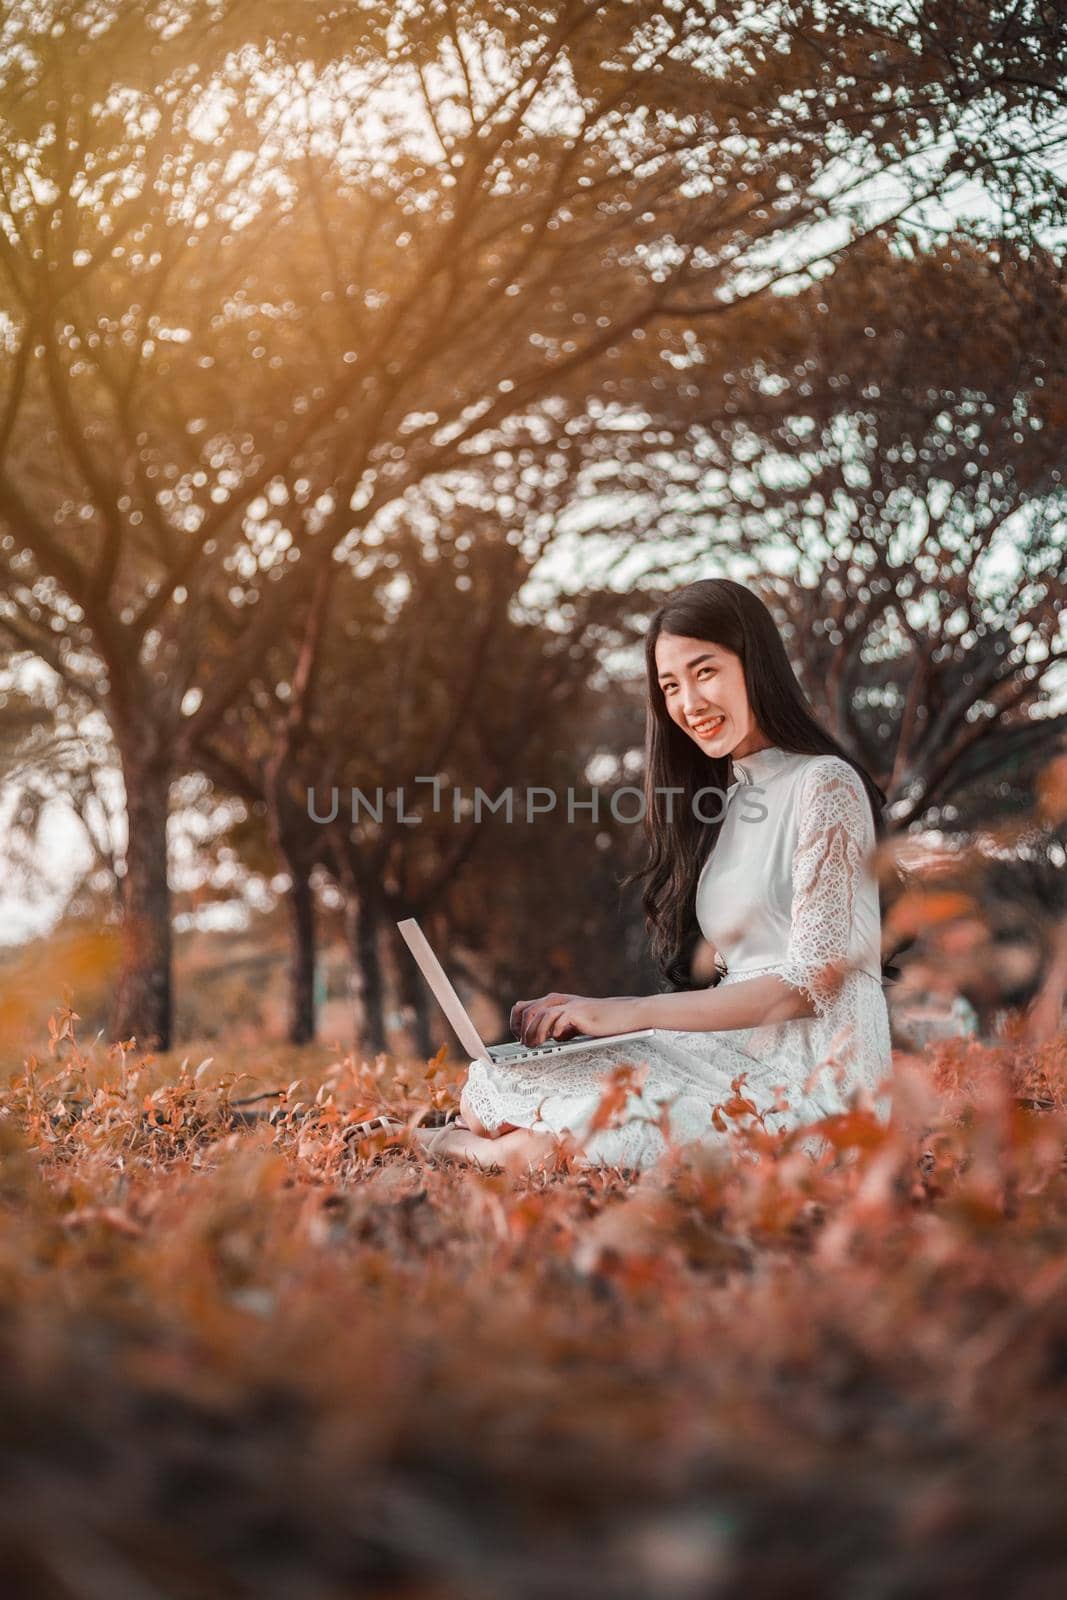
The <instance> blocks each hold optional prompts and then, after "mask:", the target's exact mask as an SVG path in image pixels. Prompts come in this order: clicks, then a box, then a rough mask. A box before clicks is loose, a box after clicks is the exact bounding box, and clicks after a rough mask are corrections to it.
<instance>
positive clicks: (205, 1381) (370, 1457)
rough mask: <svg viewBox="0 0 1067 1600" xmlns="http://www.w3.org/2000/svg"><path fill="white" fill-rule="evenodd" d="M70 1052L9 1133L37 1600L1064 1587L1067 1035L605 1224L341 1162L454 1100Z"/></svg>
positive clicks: (7, 1360)
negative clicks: (88, 1590)
mask: <svg viewBox="0 0 1067 1600" xmlns="http://www.w3.org/2000/svg"><path fill="white" fill-rule="evenodd" d="M75 1020H76V1019H74V1018H73V1016H72V1015H71V1014H70V1013H69V1012H60V1013H58V1014H57V1015H56V1016H55V1017H54V1018H53V1020H52V1028H51V1034H52V1039H51V1046H50V1053H49V1055H48V1057H47V1058H45V1059H35V1058H33V1057H31V1058H30V1059H29V1061H28V1062H27V1065H26V1067H25V1069H23V1070H20V1071H19V1072H18V1073H17V1075H15V1076H13V1077H12V1079H11V1081H10V1082H9V1083H8V1085H7V1086H6V1088H5V1089H4V1091H3V1095H2V1097H0V1139H2V1142H3V1192H2V1200H0V1296H2V1307H3V1315H2V1321H0V1328H2V1335H0V1337H2V1344H3V1361H2V1364H0V1371H2V1373H3V1379H2V1382H3V1387H4V1407H3V1414H4V1416H5V1418H6V1434H7V1437H6V1439H5V1444H6V1448H7V1492H6V1494H5V1499H4V1506H3V1513H2V1526H3V1542H4V1547H5V1555H6V1558H7V1564H8V1571H9V1572H11V1571H16V1570H17V1571H18V1572H19V1573H20V1574H25V1575H26V1577H25V1583H24V1587H25V1588H26V1590H27V1591H30V1590H32V1591H33V1592H45V1591H46V1590H47V1589H50V1588H52V1587H57V1588H60V1589H64V1590H65V1589H66V1588H67V1587H68V1586H69V1585H71V1583H72V1582H73V1579H72V1577H71V1574H73V1573H74V1572H76V1571H78V1570H82V1569H83V1567H84V1564H85V1562H86V1561H87V1560H88V1556H87V1552H91V1554H92V1561H93V1564H94V1568H95V1570H97V1571H98V1572H99V1571H102V1572H105V1573H106V1574H107V1575H108V1582H109V1586H110V1589H111V1592H114V1593H118V1592H135V1591H137V1590H138V1589H144V1590H145V1591H146V1592H147V1591H148V1590H151V1591H152V1592H158V1593H160V1594H168V1595H169V1594H174V1595H177V1594H179V1593H181V1594H185V1593H192V1592H194V1591H195V1592H211V1593H216V1594H223V1593H225V1594H233V1595H235V1596H246V1595H247V1596H249V1597H251V1596H253V1595H255V1596H257V1597H264V1600H270V1597H272V1596H275V1595H277V1596H279V1597H280V1596H283V1595H284V1596H290V1595H292V1594H293V1593H297V1592H299V1593H301V1594H304V1595H307V1596H309V1597H313V1600H317V1597H319V1596H322V1597H323V1600H325V1597H327V1596H333V1595H336V1594H338V1593H340V1592H348V1591H349V1589H350V1586H351V1585H354V1584H358V1585H359V1586H360V1588H361V1591H362V1592H371V1593H383V1594H384V1593H397V1592H398V1591H400V1590H405V1591H406V1592H419V1593H425V1594H428V1595H429V1594H435V1595H436V1594H441V1595H442V1596H443V1595H446V1594H457V1593H463V1594H473V1593H486V1594H489V1593H512V1594H518V1595H531V1596H533V1595H539V1596H540V1595H545V1594H549V1593H555V1594H558V1593H568V1592H570V1593H574V1592H578V1590H580V1591H581V1592H583V1593H588V1594H591V1595H596V1596H605V1597H607V1596H612V1597H614V1596H620V1597H621V1596H623V1595H634V1594H643V1595H644V1594H647V1595H655V1596H658V1595H663V1596H667V1595H670V1596H678V1595H682V1594H685V1595H690V1594H692V1595H696V1594H698V1593H699V1594H711V1595H719V1594H722V1595H728V1596H734V1595H738V1596H740V1595H741V1594H743V1593H752V1592H754V1591H755V1592H764V1593H766V1592H774V1593H777V1594H782V1595H798V1596H799V1595H800V1594H801V1593H804V1594H810V1593H812V1592H818V1593H826V1594H830V1593H845V1592H856V1590H857V1589H858V1588H861V1587H864V1586H865V1585H869V1584H870V1583H872V1582H874V1581H875V1574H877V1581H878V1582H879V1583H880V1584H882V1585H884V1586H886V1587H887V1588H888V1589H889V1590H891V1591H893V1592H903V1591H906V1592H909V1593H916V1594H926V1593H935V1592H938V1593H943V1592H945V1589H944V1586H943V1585H942V1584H941V1582H940V1579H939V1576H938V1575H939V1574H944V1575H947V1574H949V1573H956V1574H958V1573H960V1572H961V1571H965V1572H967V1573H968V1574H969V1575H970V1576H969V1578H968V1593H970V1594H975V1595H986V1594H988V1595H993V1594H1003V1593H1007V1592H1021V1591H1022V1590H1023V1589H1025V1588H1026V1587H1027V1586H1028V1585H1029V1586H1030V1589H1031V1590H1032V1592H1045V1590H1046V1589H1047V1587H1048V1584H1049V1583H1050V1581H1051V1574H1052V1573H1053V1572H1054V1571H1058V1570H1059V1569H1060V1567H1061V1566H1062V1562H1063V1560H1064V1554H1065V1552H1064V1548H1063V1544H1064V1535H1063V1529H1062V1516H1061V1509H1060V1505H1059V1495H1058V1492H1056V1491H1055V1488H1054V1486H1055V1485H1056V1483H1057V1481H1058V1480H1060V1479H1061V1475H1062V1472H1063V1469H1064V1466H1065V1464H1067V1462H1065V1455H1067V1409H1065V1405H1064V1386H1063V1371H1064V1353H1065V1351H1067V1271H1065V1269H1064V1265H1063V1258H1064V1248H1065V1244H1067V1178H1065V1171H1064V1150H1065V1140H1067V1039H1065V1038H1064V1037H1063V1036H1062V1035H1061V1036H1060V1037H1058V1038H1055V1039H1052V1040H1050V1041H1048V1042H1047V1043H1046V1044H1045V1045H1043V1046H1041V1047H1039V1048H1037V1049H1033V1050H1024V1049H1022V1048H1020V1047H1018V1046H1015V1045H1013V1044H1011V1043H1008V1044H1006V1045H1004V1046H1002V1047H997V1048H986V1047H980V1046H978V1045H977V1044H975V1043H973V1042H965V1041H963V1040H953V1041H947V1042H945V1043H943V1044H941V1045H939V1046H937V1047H936V1049H934V1050H933V1051H932V1052H931V1053H930V1054H929V1055H928V1056H926V1057H924V1058H918V1057H904V1056H898V1057H897V1060H896V1076H895V1084H894V1107H895V1108H894V1116H893V1119H892V1121H891V1123H890V1125H889V1126H888V1127H883V1126H882V1125H880V1124H878V1123H877V1122H875V1121H874V1120H872V1118H871V1117H870V1116H869V1115H868V1113H867V1112H866V1111H865V1109H864V1108H863V1106H862V1105H860V1104H857V1105H856V1106H855V1107H854V1108H853V1109H852V1110H851V1111H850V1112H849V1113H847V1114H845V1115H842V1116H841V1117H839V1118H836V1119H832V1120H830V1121H829V1122H827V1123H825V1124H823V1125H821V1132H822V1134H823V1135H824V1136H825V1139H826V1144H825V1147H824V1150H823V1153H822V1154H821V1155H820V1156H818V1157H817V1158H813V1156H812V1155H811V1154H809V1153H808V1152H807V1151H806V1150H805V1149H803V1148H801V1146H800V1142H799V1139H800V1136H799V1135H797V1136H795V1137H793V1138H786V1139H771V1138H769V1137H768V1136H767V1135H765V1134H764V1133H763V1132H762V1131H761V1129H760V1128H759V1126H758V1125H756V1124H754V1123H751V1122H747V1121H746V1120H745V1119H744V1118H740V1119H738V1118H737V1117H736V1116H734V1117H727V1119H726V1121H727V1125H728V1126H729V1128H730V1129H731V1131H730V1132H729V1133H728V1134H727V1135H726V1140H725V1142H724V1144H723V1146H722V1147H721V1148H719V1149H717V1150H710V1151H708V1152H707V1153H706V1154H704V1155H701V1156H699V1157H693V1156H690V1157H685V1156H684V1155H682V1154H681V1153H679V1154H678V1155H677V1156H676V1157H675V1158H674V1160H673V1161H672V1162H670V1163H668V1164H667V1166H665V1168H664V1169H663V1170H661V1171H658V1172H655V1173H650V1174H647V1175H645V1176H644V1177H642V1178H641V1179H640V1180H638V1181H636V1182H632V1183H628V1182H627V1181H626V1180H625V1178H624V1176H623V1175H621V1174H619V1173H617V1172H582V1171H577V1170H575V1169H574V1168H573V1165H572V1163H571V1161H570V1159H569V1158H568V1157H567V1156H566V1155H564V1156H563V1157H562V1158H561V1160H560V1162H559V1165H558V1167H557V1168H556V1169H555V1170H551V1171H547V1172H544V1173H540V1174H536V1175H535V1174H527V1175H526V1176H523V1175H521V1174H505V1173H493V1172H479V1171H475V1170H470V1169H459V1168H447V1167H439V1166H435V1165H434V1164H432V1163H429V1162H428V1161H427V1160H426V1159H425V1158H424V1157H423V1156H422V1155H421V1154H419V1153H418V1152H417V1151H416V1150H415V1149H413V1148H411V1147H409V1146H408V1145H407V1144H406V1142H405V1139H404V1137H403V1136H398V1137H387V1136H381V1135H378V1136H374V1137H372V1138H371V1139H369V1140H363V1141H362V1142H359V1143H352V1142H350V1141H347V1140H346V1138H345V1135H344V1129H345V1126H346V1124H347V1123H349V1122H350V1121H352V1120H353V1119H356V1118H359V1117H362V1116H365V1115H366V1114H368V1113H370V1112H373V1111H376V1110H378V1109H380V1108H381V1107H382V1106H383V1105H388V1106H390V1107H392V1109H393V1110H394V1111H397V1112H400V1113H401V1114H402V1115H404V1114H408V1115H411V1116H414V1115H416V1114H417V1112H418V1110H419V1108H420V1107H423V1108H424V1107H427V1106H429V1105H430V1104H444V1103H446V1102H447V1101H448V1099H449V1097H450V1093H451V1091H452V1089H453V1088H454V1079H453V1076H452V1072H451V1069H450V1068H449V1067H448V1066H447V1064H446V1063H444V1062H442V1061H441V1060H440V1059H438V1060H435V1061H433V1062H431V1063H429V1065H428V1066H427V1065H426V1064H423V1063H396V1064H393V1063H389V1062H387V1061H386V1060H385V1058H379V1059H378V1060H377V1061H373V1062H371V1061H363V1060H358V1059H354V1058H346V1059H344V1060H341V1061H330V1060H329V1058H328V1057H327V1056H325V1055H320V1056H318V1057H317V1058H314V1059H317V1060H318V1062H319V1064H318V1065H309V1064H308V1059H309V1055H310V1054H311V1053H309V1052H306V1051H305V1052H303V1064H302V1067H301V1068H300V1069H298V1070H299V1071H300V1073H301V1079H299V1080H297V1081H295V1082H292V1083H289V1084H288V1086H287V1087H283V1085H282V1083H281V1077H282V1075H283V1074H284V1072H286V1071H288V1070H291V1069H290V1068H289V1064H288V1062H289V1060H291V1059H293V1058H294V1056H293V1053H290V1056H289V1058H288V1059H287V1060H285V1061H283V1060H282V1058H281V1057H280V1056H279V1057H278V1058H274V1057H272V1056H271V1055H270V1053H268V1052H260V1053H258V1054H256V1053H251V1052H245V1053H244V1055H243V1057H242V1059H241V1060H240V1061H233V1060H223V1059H218V1060H215V1061H211V1060H208V1061H205V1062H202V1063H200V1064H199V1065H197V1064H195V1063H194V1062H191V1061H183V1062H182V1063H181V1064H180V1065H179V1064H177V1063H175V1062H173V1061H170V1060H164V1059H162V1058H153V1057H152V1056H144V1055H140V1054H137V1053H136V1052H133V1051H131V1050H129V1049H125V1050H124V1049H121V1048H119V1047H112V1048H111V1049H110V1050H108V1051H106V1052H105V1051H103V1050H101V1049H99V1048H93V1049H88V1050H86V1049H83V1048H82V1047H81V1046H80V1045H79V1044H78V1043H77V1040H76V1034H75V1027H74V1023H75ZM301 1080H302V1081H301ZM739 1087H740V1088H741V1089H743V1084H742V1085H739ZM609 1093H610V1091H609ZM257 1095H258V1096H259V1098H258V1099H256V1098H255V1097H256V1096H257ZM606 1098H607V1097H606ZM272 1104H274V1105H276V1107H277V1108H279V1110H280V1113H281V1115H280V1120H278V1121H276V1122H275V1123H274V1124H271V1123H270V1122H269V1121H268V1120H266V1118H264V1117H261V1118H260V1119H258V1120H256V1119H255V1113H256V1111H258V1110H261V1109H263V1108H266V1107H269V1106H271V1105H272ZM735 1110H736V1107H735ZM808 1132H809V1133H810V1130H808ZM46 1507H47V1513H46V1510H45V1508H46ZM46 1516H47V1520H46ZM75 1587H76V1585H75Z"/></svg>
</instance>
